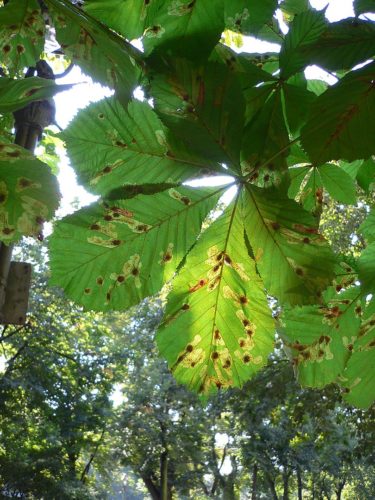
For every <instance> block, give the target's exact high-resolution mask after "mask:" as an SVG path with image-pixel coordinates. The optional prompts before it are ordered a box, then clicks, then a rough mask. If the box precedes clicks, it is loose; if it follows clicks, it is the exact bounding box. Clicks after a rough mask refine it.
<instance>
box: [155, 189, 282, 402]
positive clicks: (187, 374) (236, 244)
mask: <svg viewBox="0 0 375 500" xmlns="http://www.w3.org/2000/svg"><path fill="white" fill-rule="evenodd" d="M273 335H274V322H273V319H272V316H271V313H270V310H269V308H268V305H267V299H266V295H265V292H264V289H263V285H262V282H261V280H260V278H259V276H258V274H257V273H256V269H255V264H254V261H252V260H251V258H250V257H249V255H248V252H247V249H246V246H245V242H244V225H243V216H242V214H241V210H240V207H239V202H238V196H237V197H236V200H235V201H234V202H233V203H232V204H231V205H230V206H229V207H228V208H227V209H226V211H225V212H224V214H223V215H222V216H221V217H220V218H219V219H217V220H216V221H215V222H214V223H213V224H212V226H210V228H209V229H207V230H206V231H205V232H204V233H203V235H202V236H201V237H200V239H199V240H198V242H197V244H196V246H195V247H194V249H193V250H192V251H191V252H190V254H189V255H188V257H187V260H186V264H185V266H184V268H183V269H182V270H181V271H180V273H179V275H178V276H177V278H175V280H174V281H173V289H172V292H171V293H170V295H169V301H168V305H167V309H166V313H165V317H164V321H163V323H162V325H161V327H160V329H159V332H158V334H157V343H158V346H159V349H160V352H161V354H162V355H163V356H164V357H166V358H167V360H168V364H169V366H170V368H171V370H172V372H173V374H174V376H175V377H176V378H177V380H179V381H180V382H182V383H184V384H187V385H188V386H189V387H190V388H191V389H193V390H195V391H199V392H203V393H210V392H212V391H215V390H216V389H217V388H221V387H229V386H241V385H242V384H243V383H244V382H245V381H246V380H248V379H249V378H250V377H251V376H252V375H253V374H254V373H255V372H256V371H257V370H259V369H260V368H261V366H262V365H263V364H264V363H265V362H266V361H267V356H268V354H269V352H270V351H271V349H272V346H273Z"/></svg>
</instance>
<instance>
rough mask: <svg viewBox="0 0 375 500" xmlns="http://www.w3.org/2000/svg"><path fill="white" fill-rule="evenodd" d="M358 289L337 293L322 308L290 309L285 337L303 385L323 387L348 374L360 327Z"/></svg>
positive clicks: (285, 317)
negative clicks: (347, 366)
mask: <svg viewBox="0 0 375 500" xmlns="http://www.w3.org/2000/svg"><path fill="white" fill-rule="evenodd" d="M360 316H361V302H360V301H359V294H358V289H357V288H352V289H349V290H347V291H345V292H344V293H341V294H336V295H335V296H334V297H333V298H332V299H331V300H329V301H328V303H327V304H325V305H322V306H305V307H298V308H294V309H288V310H286V312H285V313H284V315H283V316H282V318H281V324H282V329H281V334H282V338H283V341H284V344H285V347H286V349H287V351H289V353H290V355H291V357H292V362H293V365H294V369H295V371H296V374H297V378H298V380H299V382H300V383H301V384H302V385H304V386H309V387H323V386H324V385H327V384H329V383H331V382H334V381H335V380H336V378H337V376H338V375H340V374H342V372H343V371H344V368H345V365H346V362H347V360H348V359H349V356H350V353H351V351H352V349H353V344H354V342H355V340H356V338H357V334H358V331H359V326H360V322H361V321H360Z"/></svg>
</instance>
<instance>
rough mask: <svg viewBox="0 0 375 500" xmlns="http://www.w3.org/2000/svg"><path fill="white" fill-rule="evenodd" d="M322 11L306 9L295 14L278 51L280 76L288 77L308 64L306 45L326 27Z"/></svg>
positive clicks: (313, 40)
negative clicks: (305, 51)
mask: <svg viewBox="0 0 375 500" xmlns="http://www.w3.org/2000/svg"><path fill="white" fill-rule="evenodd" d="M326 25H327V23H326V20H325V16H324V12H317V11H315V10H308V11H306V12H302V13H301V14H299V15H298V16H296V17H295V18H294V20H293V22H292V23H291V25H290V30H289V32H288V33H287V35H286V36H285V40H284V44H283V46H282V47H281V52H280V69H281V73H280V75H281V77H282V78H284V79H287V78H289V77H290V76H292V75H293V74H294V73H297V72H298V71H301V70H302V69H304V67H305V66H307V65H308V64H309V59H308V57H306V55H305V54H304V50H305V49H306V47H307V46H309V45H310V44H312V43H313V42H315V41H316V40H318V38H319V36H320V35H321V34H322V33H323V31H324V30H325V28H326Z"/></svg>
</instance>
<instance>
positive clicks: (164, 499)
mask: <svg viewBox="0 0 375 500" xmlns="http://www.w3.org/2000/svg"><path fill="white" fill-rule="evenodd" d="M160 491H161V495H160V498H161V500H168V497H169V494H168V493H169V488H168V452H167V451H163V453H162V454H161V455H160Z"/></svg>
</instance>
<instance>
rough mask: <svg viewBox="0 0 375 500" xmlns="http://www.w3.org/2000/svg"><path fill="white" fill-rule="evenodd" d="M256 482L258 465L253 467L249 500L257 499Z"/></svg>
mask: <svg viewBox="0 0 375 500" xmlns="http://www.w3.org/2000/svg"><path fill="white" fill-rule="evenodd" d="M257 481H258V464H256V463H255V464H254V465H253V474H252V480H251V483H252V484H251V500H256V498H257Z"/></svg>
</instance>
